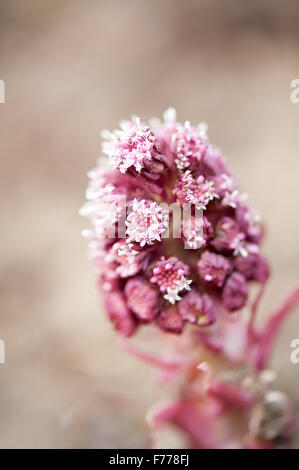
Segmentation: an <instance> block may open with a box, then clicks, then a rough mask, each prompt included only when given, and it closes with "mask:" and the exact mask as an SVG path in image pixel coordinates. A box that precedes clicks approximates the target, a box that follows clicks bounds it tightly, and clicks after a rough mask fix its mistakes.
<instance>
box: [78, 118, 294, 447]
mask: <svg viewBox="0 0 299 470" xmlns="http://www.w3.org/2000/svg"><path fill="white" fill-rule="evenodd" d="M103 137H104V139H105V142H104V143H103V152H104V153H105V154H106V155H107V156H108V165H106V166H105V167H102V165H101V164H99V166H98V167H97V168H95V169H94V170H92V171H91V172H90V173H89V180H90V181H89V185H88V188H87V191H86V199H87V201H86V203H85V205H84V206H83V208H82V209H81V211H80V213H81V214H82V215H85V216H87V217H88V219H89V220H90V225H91V226H90V227H89V228H88V229H87V230H84V232H83V234H84V236H86V238H87V239H88V241H89V250H88V254H89V257H90V258H91V259H92V261H93V262H94V264H95V266H96V275H97V278H98V284H97V285H98V286H99V289H100V290H101V292H102V295H103V300H104V306H105V310H106V312H107V316H108V318H109V319H110V321H111V323H112V324H113V326H114V328H115V329H116V331H117V332H118V333H119V334H120V335H121V336H123V337H125V338H129V337H130V336H133V335H137V334H138V331H139V330H140V329H144V328H149V327H150V325H151V326H152V328H154V331H156V332H157V333H159V332H160V334H161V336H162V338H164V340H165V342H166V341H167V339H168V338H169V336H171V335H172V336H174V335H176V341H174V342H171V343H170V344H171V349H170V353H169V354H173V356H174V357H172V356H171V355H170V356H169V357H168V358H167V357H159V355H154V354H150V353H146V352H145V351H143V350H138V349H137V348H135V347H133V346H132V345H131V344H130V343H129V342H128V341H127V340H126V342H125V343H124V344H125V347H126V349H127V350H128V351H130V352H131V353H133V354H135V355H136V356H137V357H138V358H140V359H143V360H145V361H146V362H147V363H150V364H152V365H153V366H155V367H158V368H159V369H160V370H161V371H162V372H163V379H164V380H172V381H176V380H177V383H178V384H179V385H180V386H179V387H175V388H174V390H176V391H177V392H176V393H177V395H176V398H175V399H174V400H173V402H171V403H168V404H166V405H164V406H158V407H155V409H154V410H153V411H152V412H150V414H149V417H148V422H149V423H150V426H151V429H152V430H153V431H155V430H156V429H157V428H158V427H159V426H161V425H162V424H164V423H165V424H171V425H173V426H176V427H178V428H179V429H181V430H183V431H184V433H185V434H186V435H187V436H188V437H189V438H190V445H191V446H193V447H198V448H215V447H217V448H227V447H237V448H239V447H243V448H244V447H247V448H273V447H276V446H278V445H280V444H281V439H284V441H285V440H286V439H290V437H291V436H292V433H293V429H294V426H293V424H294V413H293V409H292V406H291V403H290V401H289V400H288V398H287V396H286V394H285V393H283V392H281V391H279V390H277V389H276V388H274V385H273V383H272V379H271V380H268V379H267V380H266V377H268V378H269V377H270V376H272V375H271V374H272V373H271V372H269V371H268V372H267V371H266V367H267V363H268V360H269V356H270V352H271V348H272V346H273V344H274V340H275V338H276V336H277V334H278V332H279V329H280V326H281V324H282V322H283V320H284V319H285V318H286V317H287V316H288V314H289V312H291V311H292V310H293V309H294V308H295V307H296V305H297V304H298V302H299V287H297V286H296V287H295V288H294V289H293V291H292V292H290V294H289V295H288V297H287V298H286V300H285V301H284V302H283V303H282V305H281V307H280V308H279V309H278V310H277V311H276V312H275V313H274V315H272V316H271V317H270V318H269V320H268V321H267V322H266V324H265V325H263V326H261V327H260V326H259V327H258V326H256V324H255V319H256V313H257V310H258V307H259V302H260V300H261V298H262V294H263V292H264V289H265V285H266V281H267V279H268V277H269V268H268V264H267V261H266V260H265V259H264V258H263V256H262V254H261V241H262V238H263V234H264V229H263V225H262V223H261V219H260V216H259V215H258V213H257V212H256V211H255V210H254V209H253V208H252V207H251V206H250V205H249V204H248V201H247V195H246V194H245V193H244V192H243V191H242V190H241V189H240V187H239V185H238V182H237V181H236V179H235V177H234V175H233V173H232V171H231V169H230V168H229V165H228V162H227V160H226V158H225V157H224V156H223V155H222V153H221V152H220V150H219V149H217V148H215V147H214V146H212V145H211V144H210V142H209V140H208V137H207V134H206V126H205V125H204V124H200V125H198V126H193V125H191V124H190V123H189V122H188V121H187V122H185V124H181V123H179V122H177V121H176V114H175V111H174V110H173V109H169V110H167V111H166V112H165V113H164V120H163V121H162V122H161V121H160V120H158V119H153V120H151V123H150V124H147V123H144V122H142V121H141V120H140V119H139V118H136V117H134V118H132V120H130V121H124V122H122V123H121V125H120V129H119V130H116V131H114V132H108V131H104V133H103ZM178 217H179V220H178ZM251 285H257V286H258V289H257V294H256V297H255V298H252V293H251V289H250V286H251ZM207 352H208V353H209V354H208V355H207V354H206V353H207ZM202 357H208V358H209V359H208V361H209V362H201V361H202ZM236 414H237V415H239V417H240V418H241V419H240V420H239V421H240V422H242V423H245V424H246V426H247V428H246V430H245V432H244V426H241V427H238V425H237V423H236V420H235V416H236Z"/></svg>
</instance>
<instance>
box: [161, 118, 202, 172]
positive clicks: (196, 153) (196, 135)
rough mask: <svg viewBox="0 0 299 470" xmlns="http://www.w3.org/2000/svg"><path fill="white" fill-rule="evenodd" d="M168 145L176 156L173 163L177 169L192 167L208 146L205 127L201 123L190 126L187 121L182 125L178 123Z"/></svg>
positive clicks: (199, 159)
mask: <svg viewBox="0 0 299 470" xmlns="http://www.w3.org/2000/svg"><path fill="white" fill-rule="evenodd" d="M170 147H171V150H172V151H173V152H174V154H175V156H176V158H175V163H176V165H177V167H178V169H179V170H182V171H184V170H186V169H187V168H190V167H191V168H193V166H194V164H195V165H196V164H198V163H199V162H200V161H201V159H202V157H203V155H204V154H205V152H206V150H207V147H208V144H207V141H206V135H205V128H204V127H203V126H202V125H201V126H199V127H194V126H191V125H190V123H189V121H186V122H185V124H184V125H181V124H178V125H177V128H176V130H175V132H173V134H172V135H171V145H170Z"/></svg>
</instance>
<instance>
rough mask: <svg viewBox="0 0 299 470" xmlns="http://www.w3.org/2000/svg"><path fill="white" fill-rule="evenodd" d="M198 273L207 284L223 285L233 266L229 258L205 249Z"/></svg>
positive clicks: (198, 264) (199, 261) (199, 262)
mask: <svg viewBox="0 0 299 470" xmlns="http://www.w3.org/2000/svg"><path fill="white" fill-rule="evenodd" d="M197 267H198V274H199V277H200V279H201V280H202V281H204V282H206V283H207V284H211V285H215V286H217V287H221V286H222V285H223V283H224V281H225V279H226V277H227V275H228V274H229V273H230V272H231V270H232V266H231V264H230V262H229V260H228V259H227V258H225V257H224V256H222V255H217V254H215V253H212V252H211V251H208V250H206V251H204V252H203V253H202V255H201V256H200V258H199V260H198V263H197Z"/></svg>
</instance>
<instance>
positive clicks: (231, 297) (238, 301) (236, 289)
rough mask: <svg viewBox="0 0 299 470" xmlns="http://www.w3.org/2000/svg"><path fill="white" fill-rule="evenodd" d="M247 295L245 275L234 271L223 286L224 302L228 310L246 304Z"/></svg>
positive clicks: (237, 308)
mask: <svg viewBox="0 0 299 470" xmlns="http://www.w3.org/2000/svg"><path fill="white" fill-rule="evenodd" d="M247 297H248V289H247V283H246V279H245V277H244V276H242V274H240V273H236V272H234V273H232V274H231V275H230V276H229V278H228V279H227V281H226V283H225V286H224V288H223V294H222V299H223V304H224V305H225V307H227V308H228V310H231V311H233V310H239V309H240V308H242V307H243V306H244V305H245V303H246V300H247Z"/></svg>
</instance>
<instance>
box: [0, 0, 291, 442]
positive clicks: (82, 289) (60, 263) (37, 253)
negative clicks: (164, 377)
mask: <svg viewBox="0 0 299 470" xmlns="http://www.w3.org/2000/svg"><path fill="white" fill-rule="evenodd" d="M298 28H299V5H298V2H296V1H295V0H294V1H288V0H286V1H284V2H281V1H279V0H276V1H275V0H271V1H270V0H269V1H263V2H260V1H258V0H251V1H250V2H248V1H245V0H244V1H241V0H229V1H226V2H223V1H221V0H201V1H199V0H198V1H196V0H185V1H175V0H163V1H160V0H151V1H147V0H127V1H126V0H119V1H117V0H110V1H92V0H86V1H84V2H83V1H82V0H81V1H80V0H78V1H77V0H69V1H67V0H59V1H58V0H56V1H55V0H41V1H39V2H36V1H34V0H23V1H22V0H10V1H9V2H8V1H7V0H1V1H0V78H1V79H3V80H4V81H5V84H6V103H5V104H1V105H0V150H1V176H0V178H1V179H0V195H1V197H0V205H1V244H0V253H1V264H0V275H1V280H0V285H1V297H0V308H1V317H0V338H2V339H3V340H4V341H5V343H6V364H5V365H0V447H116V448H126V447H142V446H145V445H147V444H148V435H147V428H146V425H145V423H144V414H145V411H146V409H147V407H148V406H149V405H150V404H151V403H153V402H154V401H155V400H156V399H157V398H159V397H160V396H161V391H159V390H157V388H156V387H155V380H154V374H153V373H149V370H148V368H147V367H144V366H142V365H140V364H138V363H137V361H136V360H135V359H133V358H131V357H128V356H127V355H126V354H124V353H123V352H122V350H121V347H120V344H119V342H118V340H117V339H116V337H115V335H114V333H113V332H112V330H111V327H110V325H109V324H108V322H107V321H106V319H105V317H104V315H103V312H102V309H101V304H100V299H99V297H98V294H97V292H96V289H95V279H94V273H93V269H92V266H91V265H90V264H89V263H88V262H87V260H86V258H85V252H86V241H85V240H84V239H81V236H80V231H81V230H82V229H83V228H85V225H86V222H85V221H84V220H81V219H80V218H79V216H78V208H79V207H80V206H81V204H82V202H83V199H84V189H85V186H86V182H87V180H86V172H87V170H88V169H90V168H91V167H92V166H93V165H94V163H95V161H96V159H97V157H98V155H99V152H100V140H99V131H100V130H101V129H102V128H109V129H113V128H115V127H116V126H117V123H118V121H119V120H120V119H121V118H127V117H129V116H130V115H131V114H133V113H136V114H138V115H141V116H142V117H143V118H145V119H147V118H149V117H151V116H153V115H156V116H157V115H161V113H162V111H163V110H164V109H165V108H167V107H168V106H175V107H176V108H177V110H178V114H179V117H180V118H181V119H182V120H185V119H189V120H191V121H193V122H195V123H197V122H199V121H201V120H205V121H207V122H208V124H209V135H210V138H211V140H212V142H214V143H216V144H217V145H218V146H220V148H222V149H223V151H224V152H225V154H226V155H227V156H228V157H229V159H230V163H231V165H232V167H233V168H234V171H235V173H236V174H237V175H238V178H239V179H240V181H241V183H242V186H243V187H244V188H246V190H247V191H248V193H249V194H250V199H251V201H252V203H253V204H254V206H255V207H256V208H258V209H259V210H260V211H261V213H262V214H263V216H264V218H265V220H266V222H267V227H268V236H267V240H266V242H265V246H264V250H265V253H266V254H267V256H268V257H269V258H270V259H271V263H272V268H273V277H272V279H271V281H270V283H269V287H268V291H267V294H266V296H265V299H264V302H263V309H262V314H261V316H266V315H267V314H268V313H269V312H270V311H271V309H272V308H274V306H275V305H276V304H277V302H278V301H279V299H280V298H281V297H282V296H283V294H284V292H285V290H286V289H287V287H288V286H289V285H290V284H291V283H292V282H293V281H294V280H295V279H296V278H299V244H298V238H299V222H298V196H299V184H298V183H299V181H298V171H299V133H298V129H299V104H298V105H295V104H292V103H291V101H290V91H291V90H290V82H291V80H292V79H293V78H298V77H299V62H298V57H299V42H298V40H299V29H298ZM296 337H299V309H298V310H297V312H296V313H295V314H294V315H293V316H292V317H291V318H290V320H289V321H288V323H287V324H286V325H285V327H284V329H283V331H282V332H281V335H280V338H279V344H278V348H277V349H276V353H275V355H274V358H273V365H274V366H275V367H276V368H277V370H278V371H279V380H280V382H281V383H282V384H283V386H284V388H285V389H286V390H288V391H289V393H290V394H291V396H292V397H293V398H294V400H295V401H296V402H297V407H299V397H298V389H299V365H297V366H296V365H292V364H291V363H290V358H289V356H290V341H291V340H292V339H293V338H296ZM163 393H164V392H163ZM168 437H169V436H168ZM164 439H165V436H164ZM161 442H162V441H161ZM163 442H164V443H165V441H163ZM296 442H297V444H296V446H297V447H299V439H297V441H296ZM169 445H170V444H169ZM173 445H174V444H173Z"/></svg>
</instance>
